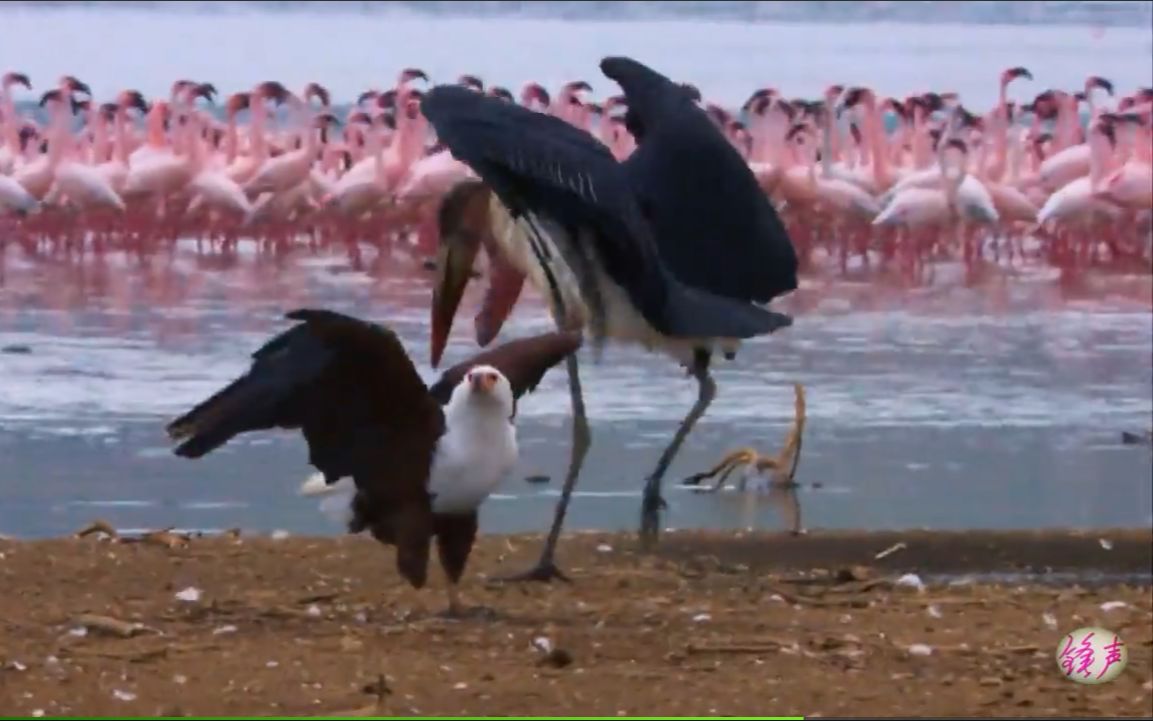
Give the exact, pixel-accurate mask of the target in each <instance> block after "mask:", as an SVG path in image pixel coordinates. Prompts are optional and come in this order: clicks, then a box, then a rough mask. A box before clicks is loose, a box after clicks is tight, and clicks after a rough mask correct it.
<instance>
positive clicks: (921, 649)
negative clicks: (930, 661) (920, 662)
mask: <svg viewBox="0 0 1153 721" xmlns="http://www.w3.org/2000/svg"><path fill="white" fill-rule="evenodd" d="M909 653H910V654H911V655H913V656H932V655H933V647H932V646H927V645H925V644H923V643H914V644H913V645H912V646H909Z"/></svg>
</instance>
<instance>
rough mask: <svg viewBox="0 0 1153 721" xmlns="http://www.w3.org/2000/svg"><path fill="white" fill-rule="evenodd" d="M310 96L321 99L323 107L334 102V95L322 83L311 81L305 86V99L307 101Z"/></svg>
mask: <svg viewBox="0 0 1153 721" xmlns="http://www.w3.org/2000/svg"><path fill="white" fill-rule="evenodd" d="M310 98H316V99H317V100H319V101H320V105H321V107H325V108H327V107H328V106H329V105H331V104H332V96H331V95H329V93H328V88H326V87H324V86H323V85H321V84H320V83H309V84H308V85H307V86H306V87H305V88H304V100H305V102H307V101H308V100H309V99H310Z"/></svg>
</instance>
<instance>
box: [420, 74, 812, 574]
mask: <svg viewBox="0 0 1153 721" xmlns="http://www.w3.org/2000/svg"><path fill="white" fill-rule="evenodd" d="M601 70H602V71H603V72H604V74H605V75H606V76H608V77H609V78H611V79H613V80H615V81H616V82H617V83H618V84H619V85H620V86H621V89H622V90H623V91H624V94H625V100H626V103H627V106H628V111H627V114H626V116H625V123H626V127H627V128H628V129H629V131H630V132H631V133H632V134H633V136H634V137H635V138H636V140H637V143H638V147H637V149H636V151H635V152H633V153H632V154H631V155H630V156H629V157H628V159H627V160H625V161H624V162H620V163H618V162H617V161H616V159H615V158H614V157H613V155H612V154H611V153H610V152H609V149H608V148H607V147H605V146H604V145H603V144H601V143H600V142H599V141H597V140H596V139H594V138H593V137H592V136H591V135H589V134H588V133H586V132H584V131H583V130H579V129H577V128H574V127H572V126H571V125H569V124H568V123H565V122H564V121H562V120H559V119H557V118H555V117H551V116H549V115H545V114H541V113H536V112H532V111H530V110H527V109H525V108H522V107H519V106H517V105H515V104H512V103H508V102H504V101H501V100H499V99H495V98H489V97H485V96H483V95H481V94H480V93H477V92H474V91H472V90H469V89H467V88H462V87H454V86H440V87H435V88H433V89H432V90H431V91H429V93H428V94H427V96H426V97H425V99H424V101H423V104H422V110H423V112H424V114H425V116H426V117H427V118H428V120H429V122H430V123H431V124H432V125H433V127H434V128H435V129H436V133H437V136H438V139H439V141H440V142H441V143H443V144H444V145H445V146H446V147H447V148H448V149H449V150H450V152H451V153H452V154H453V156H455V157H456V158H457V159H458V160H460V161H461V162H463V163H465V164H467V165H469V166H470V167H471V168H472V169H473V170H474V171H475V172H476V174H477V176H478V178H479V180H478V181H466V182H465V183H462V184H461V185H459V186H457V187H456V188H454V189H453V191H452V192H450V193H449V194H448V195H447V196H446V197H445V200H444V201H443V203H442V206H441V210H440V219H439V220H440V241H439V242H440V258H439V262H438V264H437V271H438V277H437V280H436V286H435V289H434V298H433V308H432V325H433V328H432V333H433V337H432V362H433V365H434V367H435V365H436V364H437V362H438V361H439V356H440V353H441V352H442V350H443V348H444V344H445V340H446V338H447V336H448V333H449V330H450V327H451V324H452V320H453V317H454V316H455V314H456V310H457V307H458V305H459V303H460V299H461V296H462V294H463V290H464V286H465V285H466V284H467V283H468V280H469V273H470V271H471V268H472V264H473V260H474V259H475V256H476V253H477V252H478V251H479V249H480V247H481V246H484V247H485V249H486V251H487V252H488V254H489V256H490V259H491V260H492V261H493V262H492V265H491V272H490V288H489V293H488V296H487V297H486V299H485V302H484V307H483V308H482V309H481V311H480V314H479V315H478V316H477V319H476V332H477V340H478V342H479V343H480V344H481V345H484V344H486V343H488V342H490V341H491V340H492V339H493V338H494V337H495V336H496V334H497V333H498V331H499V329H500V327H501V324H502V323H503V322H504V320H505V318H506V317H507V316H508V314H509V312H510V311H511V309H512V307H513V305H514V304H515V302H516V299H517V296H518V295H519V293H520V290H521V287H522V285H523V281H524V278H525V277H526V276H527V277H528V278H529V279H530V281H531V282H532V283H533V284H534V285H535V286H536V287H537V288H538V289H540V291H541V292H542V293H543V294H544V295H545V297H546V298H548V299H549V300H550V303H551V310H552V314H553V318H554V320H555V321H556V323H557V325H558V326H559V327H561V328H562V329H572V328H587V329H588V331H589V332H590V334H591V336H592V338H593V341H594V345H595V346H596V348H597V349H598V351H599V349H600V348H601V347H602V346H603V344H604V342H605V341H606V340H607V339H613V340H615V341H621V342H626V343H634V344H639V345H641V346H643V347H646V348H648V349H659V350H661V351H663V352H664V353H666V354H668V355H671V356H672V357H673V358H675V359H676V360H678V361H680V362H681V363H682V364H683V365H684V366H685V367H686V368H687V369H688V371H689V373H690V374H692V375H693V376H694V377H695V378H696V379H697V382H698V384H699V395H698V398H697V402H696V403H695V405H694V406H693V408H692V410H691V411H690V412H689V414H688V416H687V417H686V418H685V419H684V421H683V422H682V423H681V426H680V428H679V429H678V430H677V433H676V435H675V436H674V437H673V439H672V441H671V443H670V444H669V446H668V447H667V448H666V449H665V451H664V453H663V454H662V455H661V457H660V460H659V461H658V463H657V465H656V468H655V469H654V471H653V472H652V474H651V475H650V476H649V478H648V479H647V482H646V484H645V493H644V502H643V505H642V516H641V518H642V522H641V537H642V541H644V542H646V543H651V542H652V541H653V540H655V538H656V535H657V530H658V526H659V520H660V518H659V515H660V514H659V511H660V508H661V507H662V505H663V501H662V499H661V496H660V487H661V480H662V478H663V476H664V474H665V472H666V470H667V469H668V466H669V464H670V463H671V462H672V459H673V457H674V456H675V455H676V453H677V450H678V449H679V448H680V446H681V444H682V443H683V441H684V439H685V437H686V436H687V435H688V434H689V432H690V431H691V429H692V427H693V425H694V424H695V423H696V422H697V420H698V419H699V418H700V417H701V416H702V415H703V414H704V412H705V410H706V409H707V407H708V405H709V403H710V402H711V401H712V399H713V397H714V396H715V393H716V386H715V383H714V381H713V379H712V376H711V375H710V372H709V363H710V359H711V357H712V355H713V353H714V351H715V350H716V349H718V348H719V349H721V350H722V352H723V353H724V355H725V357H726V358H728V359H732V358H733V357H734V355H735V352H736V349H737V347H738V346H739V341H740V340H742V339H747V338H751V337H754V336H759V335H763V334H768V333H772V332H773V331H776V330H778V329H780V328H783V327H786V326H788V325H790V324H791V323H792V319H791V318H790V317H788V316H786V315H782V314H780V313H775V312H772V311H769V310H767V309H765V308H763V307H761V306H759V305H756V304H757V303H767V302H768V301H770V300H772V299H773V298H775V297H777V296H779V295H782V294H784V293H787V292H789V291H791V290H794V289H795V288H796V287H797V256H796V252H795V250H794V248H793V244H792V242H791V240H790V239H789V237H788V235H787V233H786V231H785V229H784V226H783V224H782V223H781V222H780V219H779V218H778V217H777V215H776V212H775V210H774V209H773V207H772V205H770V203H769V201H768V199H767V198H766V197H765V195H764V193H763V192H762V191H761V189H760V188H759V186H758V185H757V181H756V178H755V177H754V176H753V174H752V172H751V171H750V170H749V167H748V165H747V164H746V163H745V162H744V161H743V160H742V159H741V157H740V155H739V154H738V153H737V152H736V150H735V149H734V148H733V147H732V145H731V144H730V143H729V142H728V141H727V140H726V139H725V138H724V136H723V135H721V133H720V132H719V130H718V129H717V128H716V126H715V125H714V124H713V123H712V121H711V120H710V119H709V118H708V116H707V115H706V114H705V112H704V111H703V110H701V109H700V107H698V105H697V104H696V100H697V99H699V94H696V93H694V92H693V90H692V88H690V87H688V86H684V85H680V84H678V83H674V82H673V81H671V80H669V79H668V78H666V77H665V76H663V75H661V74H660V73H657V72H655V71H654V70H652V69H650V68H648V67H645V66H644V65H642V64H640V63H638V62H636V61H634V60H631V59H629V58H623V57H612V58H606V59H604V60H603V61H602V62H601ZM567 366H568V375H569V386H570V391H571V394H572V405H573V415H574V420H573V448H572V458H571V461H570V465H569V469H568V473H567V474H566V477H565V484H564V487H563V489H562V492H561V499H560V502H559V504H558V506H557V511H556V516H555V519H554V522H553V526H552V530H551V533H550V535H549V538H548V540H547V542H546V544H545V548H544V551H543V554H542V557H541V560H540V563H539V564H538V566H537V567H536V568H534V569H532V570H531V571H529V572H528V573H525V574H521V575H519V576H514V577H512V578H510V579H509V580H525V579H536V580H548V579H551V578H554V577H561V578H563V576H561V575H560V572H559V571H558V569H557V568H556V565H555V563H554V555H553V554H554V550H555V546H556V542H557V538H558V535H559V532H560V528H561V526H562V524H563V522H564V516H565V510H566V508H567V505H568V502H569V498H570V496H571V493H572V488H573V485H574V484H575V482H576V478H577V476H578V474H579V472H580V467H581V465H582V463H583V460H584V456H585V453H586V452H587V450H588V446H589V442H590V439H589V431H588V423H587V420H586V418H585V410H584V402H583V399H582V397H581V388H580V379H579V375H578V368H577V361H576V357H575V356H569V358H568V360H567Z"/></svg>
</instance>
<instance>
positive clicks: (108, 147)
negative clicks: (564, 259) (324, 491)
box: [0, 67, 1153, 284]
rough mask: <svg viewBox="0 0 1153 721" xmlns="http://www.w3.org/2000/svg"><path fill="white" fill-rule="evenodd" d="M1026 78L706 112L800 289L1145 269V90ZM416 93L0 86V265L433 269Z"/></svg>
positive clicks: (407, 77)
mask: <svg viewBox="0 0 1153 721" xmlns="http://www.w3.org/2000/svg"><path fill="white" fill-rule="evenodd" d="M1032 81H1033V76H1032V74H1031V73H1030V72H1029V71H1028V70H1027V69H1025V68H1022V67H1015V68H1009V69H1007V70H1005V71H1004V72H1003V73H1002V74H1001V76H1000V78H999V94H998V98H999V99H998V102H997V103H996V105H994V106H993V107H992V108H989V109H987V110H986V111H984V112H974V109H972V108H970V107H966V106H965V105H964V104H963V103H962V101H961V98H959V97H958V96H957V95H956V94H955V93H939V92H925V93H922V94H916V95H911V96H909V97H907V98H904V99H900V98H893V97H884V96H881V95H879V94H878V93H877V92H876V91H875V90H873V89H870V88H864V87H844V86H841V85H832V86H830V87H829V88H827V90H826V91H825V92H824V93H823V96H822V97H821V98H819V99H816V100H805V99H788V98H786V97H784V96H783V95H782V94H781V93H780V92H779V91H777V90H776V89H773V88H761V89H758V90H756V91H755V92H753V93H752V94H751V96H750V97H749V98H748V100H747V101H746V102H745V103H744V105H743V106H742V107H741V108H739V109H725V108H723V107H721V106H720V105H718V104H715V103H711V102H708V101H707V100H703V99H702V100H700V101H699V102H700V104H701V107H702V109H703V110H704V112H706V113H707V114H708V115H709V116H710V117H711V118H712V119H713V120H714V122H715V123H716V125H717V126H718V128H719V130H720V131H721V132H722V133H723V134H724V135H725V136H726V137H727V138H728V139H729V140H730V141H731V143H732V144H733V146H734V148H735V149H736V151H737V152H738V153H740V155H741V156H742V157H743V158H744V159H745V160H746V161H747V162H748V165H749V167H750V169H751V171H752V173H753V174H754V175H755V177H756V178H757V180H758V183H759V184H760V186H761V188H762V189H763V190H764V192H765V193H766V194H768V196H769V197H770V198H771V199H772V201H773V202H774V203H775V204H776V205H777V207H778V209H779V210H780V211H781V215H782V218H783V219H784V220H785V221H786V224H787V226H788V228H789V231H790V235H791V237H792V239H793V242H794V244H795V245H796V248H797V251H798V255H799V257H800V259H801V268H802V271H804V272H807V273H820V272H825V273H838V272H839V273H841V274H850V273H855V274H866V276H867V277H870V278H875V277H884V278H890V279H891V278H897V279H900V280H901V281H903V282H906V283H910V284H924V283H928V282H932V279H933V275H934V268H935V267H936V266H937V265H938V264H939V263H941V262H948V261H954V262H962V263H963V264H964V266H965V268H967V269H968V270H970V271H972V272H977V271H978V270H980V269H981V268H985V267H990V266H996V267H1000V268H1005V269H1010V270H1011V269H1013V268H1014V267H1024V266H1025V265H1027V264H1032V265H1045V266H1051V267H1056V268H1059V269H1061V270H1062V271H1063V272H1070V273H1072V272H1078V271H1081V270H1084V269H1087V268H1094V267H1099V268H1110V269H1118V270H1123V271H1125V272H1135V273H1146V274H1148V273H1150V272H1151V271H1153V268H1151V263H1153V247H1151V246H1153V89H1149V88H1140V89H1137V90H1136V91H1135V92H1133V93H1132V94H1129V95H1124V96H1119V95H1118V94H1117V93H1116V91H1115V89H1114V88H1113V86H1112V84H1111V83H1110V82H1109V81H1108V80H1106V79H1104V78H1100V77H1096V76H1093V77H1089V78H1088V79H1087V80H1086V81H1085V84H1084V86H1083V87H1081V88H1077V89H1075V90H1072V91H1067V90H1060V89H1050V90H1044V91H1043V92H1040V93H1039V94H1036V95H1035V96H1033V98H1032V100H1030V101H1028V102H1014V101H1012V100H1010V99H1009V90H1010V87H1011V86H1014V85H1015V84H1018V86H1019V84H1020V83H1023V82H1032ZM428 82H429V78H428V76H427V74H425V73H424V72H423V71H421V70H419V69H415V68H410V69H405V70H403V71H402V72H401V73H400V74H399V77H398V78H397V80H396V82H395V84H394V85H393V86H392V87H390V88H387V89H370V90H367V91H366V92H364V93H362V94H361V95H360V96H359V97H358V98H357V99H356V102H355V103H354V104H352V105H351V106H349V107H348V108H347V111H341V112H338V111H337V109H336V108H335V107H334V106H333V105H332V102H331V97H330V94H329V92H328V91H327V90H326V89H325V88H324V87H323V86H321V85H319V84H317V83H310V84H308V85H307V86H305V87H304V88H301V89H300V90H299V92H294V91H293V90H290V89H289V88H287V87H285V86H284V85H283V84H281V83H279V82H276V81H268V82H263V83H260V84H259V85H257V86H256V87H254V88H251V89H249V90H246V91H241V92H236V93H233V94H231V95H229V96H227V97H223V98H220V100H222V101H223V102H222V104H221V105H217V100H218V91H217V89H216V87H215V86H214V85H213V84H211V83H206V82H196V81H190V80H178V81H176V82H174V83H173V84H172V88H171V92H170V93H169V94H168V96H167V97H159V98H145V97H143V96H142V94H141V93H139V92H137V91H135V90H130V89H129V90H123V91H122V92H120V93H118V94H117V95H116V96H115V97H113V98H111V100H110V101H109V102H97V101H96V99H95V98H94V97H93V95H92V92H91V90H90V88H89V87H88V86H87V85H86V84H85V83H83V82H81V81H80V80H78V79H77V78H75V77H72V76H64V77H61V78H59V79H58V80H57V81H56V82H55V83H54V84H53V85H51V86H50V87H49V88H47V89H46V90H45V91H44V92H43V93H42V94H40V95H39V98H38V107H39V110H38V111H37V112H35V113H30V112H26V113H24V114H21V113H20V112H18V110H17V106H16V99H17V98H18V97H19V96H20V95H22V94H24V95H27V96H28V97H27V99H34V98H35V95H33V94H32V90H33V84H32V82H31V81H30V79H29V78H28V77H27V76H26V75H24V74H21V73H17V72H10V73H7V74H6V75H4V76H3V77H2V79H0V259H2V258H3V256H4V254H5V253H6V252H7V248H8V247H9V246H10V247H12V248H14V249H15V250H16V252H21V251H23V252H24V253H27V254H28V255H30V256H36V257H44V256H58V255H68V256H77V255H79V256H84V255H85V254H90V253H91V254H105V253H110V252H125V253H140V254H148V253H156V252H162V251H164V250H165V249H171V248H173V247H175V245H176V244H177V243H180V242H188V243H195V245H196V248H197V251H198V252H201V253H214V254H228V253H235V252H236V249H237V247H238V244H239V243H240V242H242V241H247V242H253V243H255V244H256V246H257V247H258V248H259V249H260V251H261V252H265V253H284V252H289V251H292V250H294V249H309V250H313V251H316V250H320V249H325V248H339V249H344V250H346V251H347V252H348V254H349V255H350V257H351V258H352V259H353V261H354V263H355V262H359V257H360V253H361V248H362V247H364V246H366V245H367V246H376V247H377V248H379V249H384V248H388V249H389V250H393V249H397V248H399V249H404V250H407V251H410V252H412V253H413V254H415V255H417V256H421V257H424V258H429V257H431V256H432V255H433V254H434V252H435V247H436V233H437V211H438V208H439V204H440V200H441V199H442V198H443V197H444V195H445V194H446V193H447V192H448V191H449V190H450V189H452V188H453V187H454V186H455V185H456V184H457V183H459V182H461V181H462V180H464V179H468V178H471V177H473V174H472V172H471V171H470V169H469V168H468V167H467V166H465V165H464V164H462V163H460V162H458V161H457V160H456V159H455V158H453V157H452V155H451V154H450V153H449V152H448V151H447V150H445V149H444V148H442V147H440V146H439V145H438V144H437V142H436V138H435V137H434V134H433V133H432V132H431V130H430V128H429V125H428V123H427V121H426V120H425V118H424V117H423V115H422V113H421V99H422V96H423V93H422V91H421V89H420V83H428ZM454 82H456V83H458V84H460V85H464V86H466V87H469V88H472V89H473V90H475V91H476V92H479V93H487V94H489V95H492V96H494V97H499V98H502V99H504V100H505V101H507V102H510V103H512V102H519V103H520V104H522V105H524V106H526V107H529V108H531V109H533V110H536V111H538V112H542V113H550V114H553V115H555V116H557V117H559V118H562V119H563V120H565V121H566V122H568V123H570V124H572V125H574V126H576V127H578V128H581V129H583V130H585V131H587V132H588V133H590V134H591V135H593V136H594V137H596V138H598V139H599V140H600V141H601V142H603V143H604V144H605V145H606V146H607V147H608V148H609V149H610V151H611V152H612V153H613V154H614V155H615V156H616V157H617V158H618V159H624V158H626V157H627V156H628V155H629V154H630V153H631V152H632V151H633V149H634V148H635V147H636V143H635V139H634V138H633V136H632V134H631V133H630V128H629V119H628V114H627V110H628V109H627V106H626V103H625V101H624V99H623V98H622V97H620V96H612V97H607V98H603V99H602V100H600V101H596V100H594V99H592V97H591V96H592V88H591V87H590V86H589V84H588V83H586V82H583V81H577V82H570V83H567V84H565V85H564V86H563V87H561V88H560V90H559V92H556V93H555V94H554V93H550V92H549V91H548V90H546V89H545V88H544V87H542V86H541V85H540V84H538V83H528V84H526V85H525V86H524V87H523V88H522V89H521V91H520V93H519V97H516V96H514V94H513V93H512V92H510V91H509V90H507V89H505V88H502V87H499V86H487V87H486V84H485V83H484V82H483V81H482V80H481V79H480V78H478V77H476V76H474V75H463V76H461V77H460V78H458V79H457V80H456V81H454ZM688 87H690V88H691V86H688ZM691 89H692V90H693V91H694V92H695V94H696V95H697V96H698V97H699V96H700V93H699V91H698V90H697V89H696V88H691ZM1085 111H1087V115H1084V114H1083V113H1084V112H1085ZM1086 118H1087V120H1085V119H1086ZM242 119H243V120H244V122H242ZM685 172H692V169H691V168H686V169H685ZM717 243H718V251H719V252H723V243H724V239H723V238H718V239H717ZM0 277H2V276H0Z"/></svg>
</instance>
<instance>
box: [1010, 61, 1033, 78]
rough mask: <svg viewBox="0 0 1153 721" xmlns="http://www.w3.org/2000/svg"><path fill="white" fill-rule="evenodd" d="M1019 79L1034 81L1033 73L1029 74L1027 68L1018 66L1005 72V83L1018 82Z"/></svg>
mask: <svg viewBox="0 0 1153 721" xmlns="http://www.w3.org/2000/svg"><path fill="white" fill-rule="evenodd" d="M1017 78H1025V79H1026V80H1032V79H1033V73H1031V72H1029V70H1028V69H1027V68H1023V67H1021V66H1020V65H1018V66H1017V67H1015V68H1009V69H1008V70H1006V71H1005V82H1009V81H1011V80H1016V79H1017Z"/></svg>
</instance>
